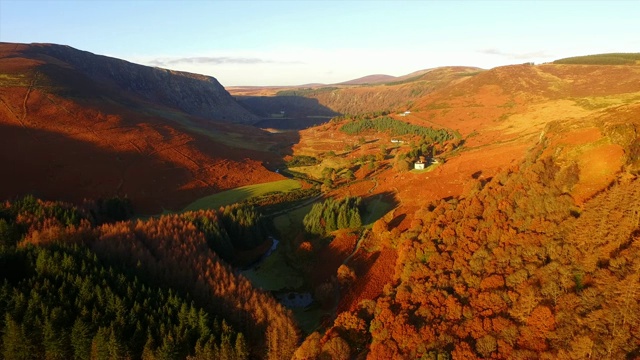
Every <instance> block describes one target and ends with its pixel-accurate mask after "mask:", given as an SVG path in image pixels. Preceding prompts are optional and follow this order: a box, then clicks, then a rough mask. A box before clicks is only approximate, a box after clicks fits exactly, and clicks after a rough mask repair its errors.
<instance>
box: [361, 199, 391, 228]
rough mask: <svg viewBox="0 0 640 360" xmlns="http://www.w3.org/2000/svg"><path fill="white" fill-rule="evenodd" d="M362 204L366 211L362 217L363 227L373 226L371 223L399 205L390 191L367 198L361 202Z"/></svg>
mask: <svg viewBox="0 0 640 360" xmlns="http://www.w3.org/2000/svg"><path fill="white" fill-rule="evenodd" d="M362 203H363V204H364V206H365V207H366V211H365V212H364V214H363V216H362V223H363V225H373V223H375V222H376V221H378V220H379V219H380V218H382V217H383V216H384V215H385V214H386V213H388V212H389V211H391V210H392V209H395V208H396V207H397V206H398V205H399V202H398V200H397V199H396V195H395V193H393V192H390V191H385V192H383V193H380V194H376V195H372V196H368V197H366V198H364V199H363V200H362Z"/></svg>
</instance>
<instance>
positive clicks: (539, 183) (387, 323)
mask: <svg viewBox="0 0 640 360" xmlns="http://www.w3.org/2000/svg"><path fill="white" fill-rule="evenodd" d="M638 84H640V67H637V66H617V65H616V66H614V65H606V66H597V65H563V64H546V65H539V66H530V65H514V66H507V67H500V68H495V69H492V70H489V71H485V72H483V73H480V74H478V75H476V76H474V77H470V78H469V79H468V80H466V81H464V82H460V83H457V84H452V85H451V86H448V87H445V88H443V89H440V90H439V91H435V92H433V93H430V94H428V95H426V96H424V97H422V98H420V99H418V100H416V101H415V103H414V105H413V107H412V108H411V113H410V114H404V115H403V116H400V115H394V116H393V118H395V119H396V120H399V121H402V122H405V123H409V124H414V125H419V126H425V127H433V128H436V129H450V130H452V131H453V130H455V131H457V132H458V133H459V134H460V135H461V139H460V143H461V144H462V145H461V146H460V147H458V148H456V147H455V145H453V143H451V145H448V144H447V143H446V142H445V144H444V146H442V147H439V146H438V145H436V146H435V150H434V152H435V153H436V154H437V155H436V156H437V157H438V158H439V159H440V162H439V164H436V165H433V166H431V167H429V168H428V169H427V170H424V171H416V170H412V171H406V170H402V167H400V166H399V164H400V163H401V162H402V161H403V160H401V159H402V158H403V156H405V155H403V154H415V153H416V150H420V149H421V146H425V143H422V145H421V142H423V141H424V139H420V137H417V136H400V137H398V136H396V137H395V139H396V140H397V139H401V140H403V141H404V143H394V142H391V139H393V138H394V137H393V135H391V134H389V133H376V132H373V131H363V132H361V133H358V134H357V135H349V134H347V133H345V132H344V130H343V129H344V128H345V125H348V124H356V123H359V122H362V121H363V120H358V117H355V119H354V118H350V119H345V120H342V121H339V122H331V123H329V124H326V125H323V126H322V127H318V128H313V129H308V130H304V131H303V132H302V133H301V142H300V143H299V144H296V145H295V147H294V154H304V155H309V156H318V157H319V158H320V159H322V162H321V163H320V167H333V168H335V169H336V173H338V174H345V170H344V169H349V170H350V171H352V172H353V173H354V174H355V176H356V180H355V181H354V182H353V183H351V184H349V183H347V184H345V185H342V186H337V187H336V188H335V189H334V190H333V192H332V194H333V196H335V197H338V198H340V197H342V196H345V195H349V196H362V197H364V198H365V200H364V201H365V202H369V203H371V204H378V205H376V206H380V205H379V204H381V203H380V202H379V201H383V199H386V200H384V201H387V202H389V203H391V204H392V206H393V210H391V211H389V212H388V213H387V214H386V215H385V216H383V217H381V218H380V219H379V220H378V221H376V222H375V224H374V225H373V227H372V230H371V232H368V233H366V234H365V235H364V238H363V240H362V244H363V245H362V246H361V249H360V250H358V251H357V252H356V254H355V255H354V256H352V257H351V258H350V259H348V261H347V262H346V263H345V265H346V266H348V267H349V268H351V269H352V270H353V271H354V275H353V278H355V279H356V280H355V281H354V282H353V283H352V284H351V285H350V286H348V287H347V288H346V289H343V290H342V291H343V292H344V294H343V296H342V300H341V303H340V305H339V309H341V310H340V311H345V312H343V313H342V314H340V315H338V316H337V318H336V320H335V322H334V326H333V327H331V328H330V329H329V330H328V331H325V332H323V334H324V335H321V336H316V335H312V336H310V337H308V338H307V341H306V342H305V343H304V344H303V346H302V347H301V348H300V349H299V350H298V352H297V356H302V357H301V358H304V357H305V356H309V355H310V354H313V353H314V351H318V352H317V353H316V354H317V355H316V356H319V355H320V354H321V353H324V356H328V354H331V356H334V357H339V356H349V357H355V356H356V354H358V355H357V356H362V357H364V356H366V357H367V358H372V359H387V358H416V357H425V356H426V357H436V356H438V357H443V358H454V359H473V358H499V359H510V358H550V359H551V358H581V357H585V356H587V355H585V354H592V356H595V357H606V356H607V354H609V355H608V356H610V358H625V356H626V357H627V358H635V356H637V354H638V351H639V350H638V349H640V342H639V341H638V336H637V334H638V329H639V328H640V326H639V325H638V322H637V319H635V318H634V320H631V318H630V317H628V315H625V314H628V312H627V310H629V311H631V310H630V309H632V308H633V309H635V306H636V305H637V303H638V300H639V299H638V298H637V296H638V294H637V292H634V291H631V290H629V291H627V292H625V291H626V290H621V291H619V292H615V291H614V290H613V289H615V288H619V289H629V286H630V287H631V288H637V287H638V286H640V283H638V278H637V271H638V270H637V266H636V265H637V264H635V263H632V262H630V261H629V260H628V259H631V258H634V257H635V256H637V252H638V248H637V246H636V245H637V244H636V243H637V241H635V240H634V239H635V237H636V236H635V234H636V232H637V231H638V229H637V223H636V222H635V220H633V219H635V217H634V216H635V215H633V214H635V211H636V209H635V208H636V205H635V202H634V201H632V200H631V199H633V198H634V196H635V195H634V194H635V192H636V190H637V189H636V187H637V179H636V178H637V174H638V159H637V156H638V151H637V143H638V128H639V127H640V121H639V120H638V119H640V117H639V115H640V105H639V104H640V86H639V85H638ZM381 119H384V118H379V119H373V120H370V121H373V122H375V121H380V120H381ZM385 121H386V120H385ZM460 143H459V144H460ZM426 145H427V147H426V149H427V150H428V151H427V153H431V150H430V149H431V147H430V146H429V142H428V141H427V142H426ZM417 153H419V152H417ZM326 154H331V155H326ZM333 154H335V156H332V155H333ZM381 154H386V156H382V155H381ZM423 154H424V153H423ZM409 156H413V157H412V158H411V157H410V159H412V160H413V161H416V160H417V156H415V155H409ZM360 159H365V160H360ZM411 164H412V162H411ZM338 178H340V177H339V176H338ZM340 181H343V180H340ZM340 184H342V182H340ZM389 197H391V199H392V200H389ZM605 204H606V205H605ZM604 208H606V209H607V210H606V211H604V213H603V212H602V211H603V210H602V209H604ZM602 214H611V215H610V216H611V217H615V218H617V219H619V220H611V218H609V217H608V216H609V215H607V217H606V218H602ZM618 221H622V222H621V223H620V226H619V228H617V229H613V228H612V226H613V224H617V223H618ZM634 244H635V245H634ZM560 249H562V250H560ZM593 254H598V256H599V257H598V258H597V259H596V258H595V256H591V255H593ZM634 254H636V255H634ZM518 259H521V260H518ZM394 264H395V269H396V270H395V274H393V275H390V274H389V273H388V272H385V271H384V269H388V268H391V267H394ZM596 264H597V265H596ZM613 264H617V265H613ZM623 264H624V265H623ZM614 267H615V268H614ZM525 274H526V276H525ZM550 274H556V275H550ZM557 274H561V275H557ZM576 274H578V275H576ZM613 274H615V275H613ZM558 276H564V277H563V278H562V279H565V280H562V281H565V283H563V284H564V285H559V284H558V286H559V288H553V285H552V284H553V283H552V282H549V280H548V279H550V278H554V279H555V278H558ZM565 277H566V278H565ZM569 280H571V281H569ZM385 284H387V285H386V286H385ZM631 284H633V285H631ZM552 288H553V289H552ZM587 289H588V290H587ZM595 294H599V295H598V296H599V297H598V299H597V300H596V299H594V298H592V296H595ZM621 294H623V295H621ZM620 296H622V298H623V299H625V300H624V301H622V300H620V301H618V299H619V298H620ZM371 299H373V300H375V302H371V301H369V300H371ZM532 299H535V301H533V300H532ZM529 300H532V301H533V302H531V303H528V304H529V305H527V306H526V307H523V305H522V304H523V303H524V302H526V301H529ZM590 301H591V302H590ZM575 303H579V304H580V305H577V306H578V308H576V307H574V306H572V305H570V304H575ZM587 304H590V305H587ZM595 304H600V305H595ZM599 306H601V307H599ZM634 311H635V310H634ZM577 318H580V319H584V318H587V319H589V320H587V321H586V322H582V321H578V320H576V319H577ZM623 321H624V322H625V324H624V326H623V325H622V322H623ZM596 327H602V329H612V328H613V327H616V328H618V329H620V330H619V331H616V332H615V334H612V333H611V330H608V331H607V330H602V331H597V332H593V329H595V328H596ZM623 328H624V330H622V329H623ZM570 334H574V335H570ZM585 346H587V347H586V348H585ZM312 349H315V350H312ZM363 349H366V350H363ZM596 354H597V355H596ZM310 357H311V358H313V357H314V356H310Z"/></svg>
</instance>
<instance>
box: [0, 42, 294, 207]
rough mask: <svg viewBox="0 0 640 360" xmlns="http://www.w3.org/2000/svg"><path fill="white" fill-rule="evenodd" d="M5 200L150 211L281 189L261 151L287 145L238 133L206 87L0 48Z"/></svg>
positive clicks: (120, 66)
mask: <svg viewBox="0 0 640 360" xmlns="http://www.w3.org/2000/svg"><path fill="white" fill-rule="evenodd" d="M0 102H1V103H2V106H1V107H0V127H1V129H2V131H0V163H2V164H3V166H4V167H5V168H6V169H10V172H11V174H12V175H11V176H10V177H6V178H5V180H3V186H2V188H1V189H0V198H5V199H7V198H13V197H15V196H20V195H25V194H34V195H37V196H40V197H44V198H49V199H56V200H66V201H73V202H76V203H77V202H80V201H82V199H84V198H104V197H111V196H115V195H118V196H128V197H129V198H130V199H131V200H132V201H133V203H134V206H135V207H136V208H137V210H139V211H141V212H144V213H149V212H159V211H162V209H175V210H177V209H180V208H181V207H183V206H184V205H186V204H188V203H190V202H191V201H193V200H195V199H197V198H199V197H202V196H204V195H209V194H211V193H214V192H218V191H221V190H224V189H229V188H235V187H237V186H242V185H249V184H253V183H256V182H262V181H269V180H274V179H281V178H282V177H281V176H279V175H277V174H274V173H272V172H270V171H269V170H268V169H267V168H265V165H266V164H267V163H272V162H277V161H278V159H279V158H280V155H279V154H275V153H273V152H271V151H270V150H268V149H269V148H271V147H273V146H280V145H277V144H279V143H289V142H290V140H283V139H279V138H278V137H277V135H271V134H268V133H265V132H262V131H260V130H258V129H256V128H254V127H252V126H246V125H242V124H235V123H233V122H238V123H245V122H252V121H255V120H256V119H257V117H255V116H254V115H253V114H251V113H249V112H248V111H247V110H245V109H244V108H242V107H241V106H240V105H238V104H237V103H236V102H235V100H234V99H233V98H232V97H231V96H230V95H229V94H228V93H227V92H226V91H225V90H224V89H223V88H222V87H221V86H220V84H218V82H217V81H216V80H215V79H214V78H211V77H207V76H201V75H195V74H188V73H180V72H173V71H168V70H163V69H156V68H151V67H145V66H141V65H136V64H132V63H129V62H126V61H123V60H118V59H113V58H109V57H105V56H99V55H93V54H91V53H88V52H84V51H79V50H76V49H73V48H70V47H67V46H61V45H46V44H32V45H25V44H9V43H2V44H0Z"/></svg>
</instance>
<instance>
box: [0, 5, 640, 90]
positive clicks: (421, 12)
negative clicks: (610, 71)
mask: <svg viewBox="0 0 640 360" xmlns="http://www.w3.org/2000/svg"><path fill="white" fill-rule="evenodd" d="M638 14H640V1H637V0H628V1H552V0H547V1H507V0H503V1H474V0H467V1H435V0H432V1H421V0H413V1H375V0H373V1H369V0H367V1H365V0H361V1H334V0H319V1H312V0H298V1H294V0H287V1H267V0H261V1H249V0H239V1H221V0H191V1H189V0H187V1H170V0H160V1H151V0H141V1H125V0H110V1H100V0H79V1H77V0H76V1H59V0H40V1H37V0H0V41H3V42H21V43H31V42H47V43H57V44H65V45H70V46H73V47H75V48H78V49H81V50H86V51H90V52H93V53H96V54H102V55H108V56H113V57H117V58H121V59H125V60H129V61H132V62H136V63H140V64H144V65H150V66H160V67H164V68H170V69H174V70H183V71H190V72H196V73H201V74H206V75H211V76H214V77H216V78H217V79H218V80H219V81H220V82H221V83H222V84H223V85H225V86H234V85H299V84H307V83H326V84H330V83H336V82H341V81H347V80H350V79H354V78H358V77H361V76H365V75H370V74H388V75H394V76H400V75H405V74H408V73H411V72H413V71H417V70H421V69H427V68H432V67H438V66H446V65H468V66H478V67H482V68H492V67H495V66H501V65H508V64H517V63H523V62H529V61H533V62H536V63H540V62H547V61H552V60H554V59H558V58H562V57H567V56H574V55H584V54H594V53H603V52H640V36H638V34H640V21H638V20H637V16H638Z"/></svg>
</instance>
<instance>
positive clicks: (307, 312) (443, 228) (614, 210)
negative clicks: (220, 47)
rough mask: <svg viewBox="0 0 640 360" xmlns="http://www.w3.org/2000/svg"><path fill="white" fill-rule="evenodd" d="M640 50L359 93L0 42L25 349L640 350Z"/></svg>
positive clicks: (11, 297) (10, 240)
mask: <svg viewBox="0 0 640 360" xmlns="http://www.w3.org/2000/svg"><path fill="white" fill-rule="evenodd" d="M639 84H640V55H638V54H627V53H619V54H600V55H585V56H579V57H575V58H567V59H558V60H557V61H555V62H552V63H546V64H531V63H527V64H514V65H511V66H503V67H497V68H493V69H488V70H487V69H479V68H473V67H442V68H436V69H427V70H421V71H418V72H415V73H412V74H408V75H406V76H401V77H392V76H388V75H372V76H368V77H364V78H361V79H354V80H351V81H345V82H343V83H339V84H327V85H323V84H311V85H303V86H297V87H295V86H292V87H278V88H276V87H242V88H241V87H234V88H227V89H225V88H224V87H222V85H220V84H219V83H218V82H217V80H216V79H215V78H212V77H208V76H203V75H197V74H190V73H183V72H177V71H171V70H165V69H160V68H151V67H146V66H142V65H137V64H133V63H129V62H126V61H123V60H119V59H114V58H109V57H105V56H100V55H95V54H91V53H88V52H84V51H81V50H77V49H73V48H71V47H68V46H62V45H55V44H11V43H1V44H0V127H1V129H0V164H1V165H2V167H3V169H4V171H3V175H2V177H1V178H2V180H1V181H0V200H2V205H1V206H0V252H1V258H0V277H2V280H1V281H2V283H1V284H0V333H1V334H2V335H1V337H0V353H1V354H2V356H3V357H4V358H6V359H40V358H47V359H112V358H117V359H121V358H135V359H155V358H158V359H159V358H162V359H174V358H175V359H184V358H191V359H211V358H220V359H263V358H264V359H284V358H294V359H365V358H367V359H396V358H407V359H408V358H424V359H476V358H478V359H480V358H493V359H586V358H599V359H600V358H601V359H634V358H638V357H640V318H639V317H638V315H637V314H639V313H640V308H639V303H640V291H638V289H640V260H639V259H640V256H639V255H640V240H639V239H640V235H639V234H640V200H639V199H640V196H639V194H640V193H639V192H640V180H639V179H638V174H639V171H640V136H639V134H638V127H639V126H640V85H639Z"/></svg>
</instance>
